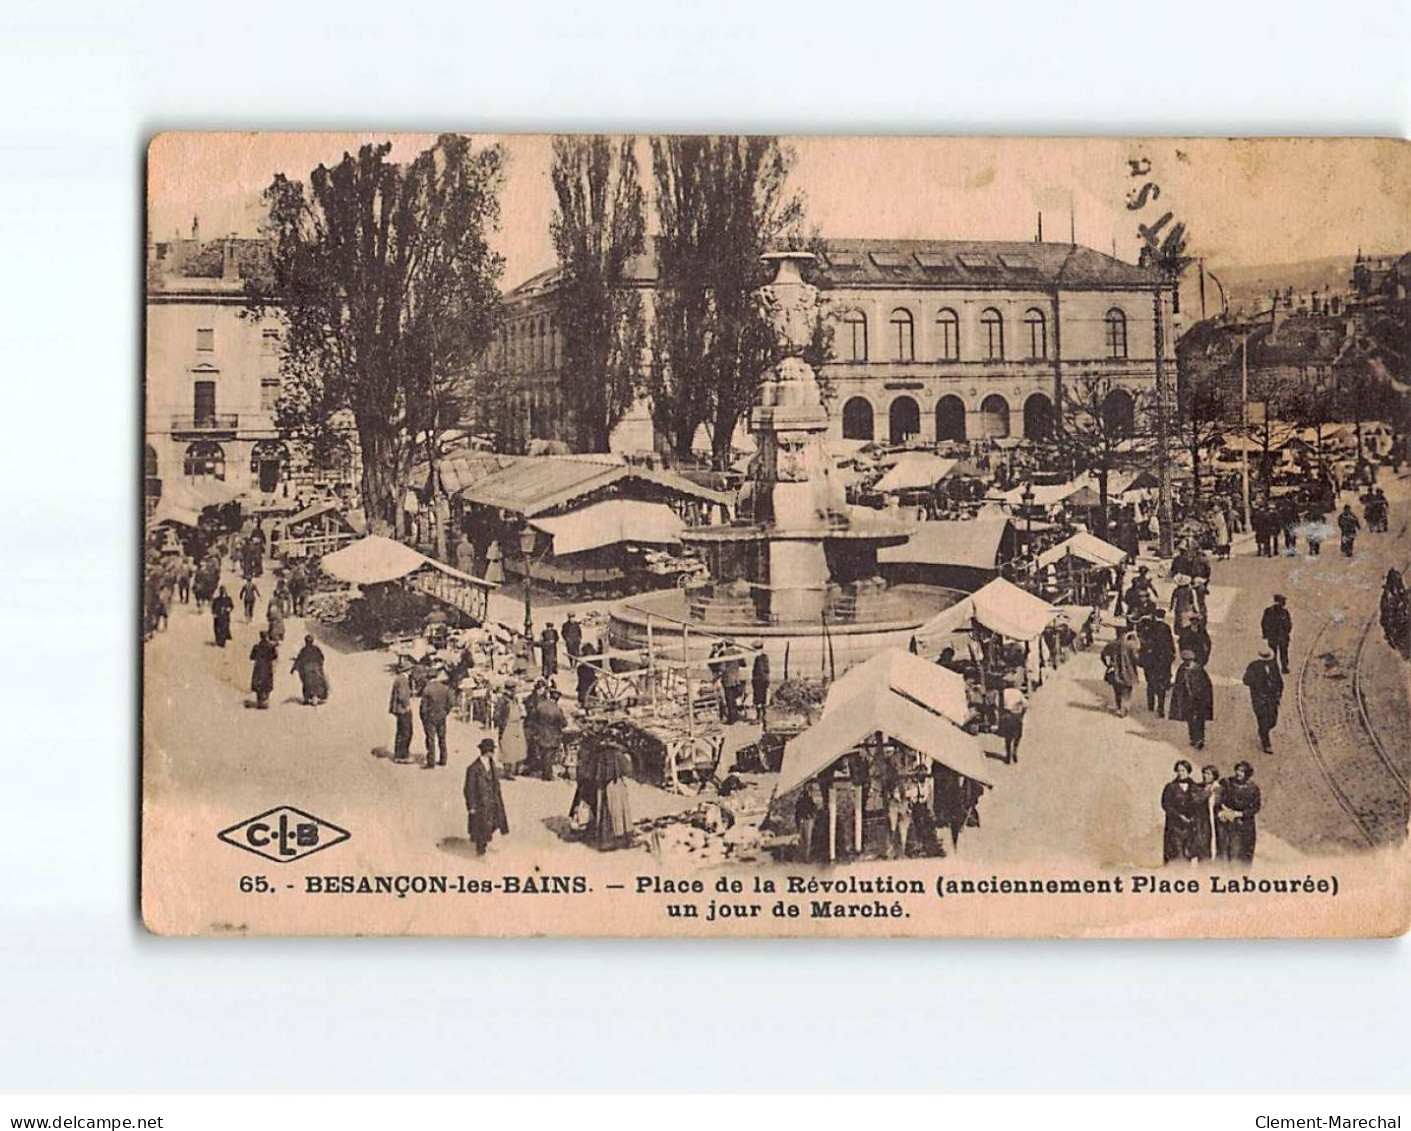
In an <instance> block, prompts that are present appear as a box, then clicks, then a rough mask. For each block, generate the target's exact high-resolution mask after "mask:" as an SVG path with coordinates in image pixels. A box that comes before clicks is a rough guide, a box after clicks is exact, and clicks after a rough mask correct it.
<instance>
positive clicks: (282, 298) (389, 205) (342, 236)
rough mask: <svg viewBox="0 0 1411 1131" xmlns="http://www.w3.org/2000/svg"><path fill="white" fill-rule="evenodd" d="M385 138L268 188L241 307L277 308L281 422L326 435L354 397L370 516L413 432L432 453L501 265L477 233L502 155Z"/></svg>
mask: <svg viewBox="0 0 1411 1131" xmlns="http://www.w3.org/2000/svg"><path fill="white" fill-rule="evenodd" d="M390 149H391V146H390V143H385V142H384V143H382V144H379V145H364V146H362V147H361V148H360V149H359V150H358V152H357V154H356V155H353V154H348V153H345V154H344V155H343V159H342V161H340V162H339V163H338V164H337V165H334V166H333V167H332V168H329V167H327V166H325V165H320V166H319V167H318V168H316V169H314V170H313V171H312V172H311V173H310V174H309V177H308V181H307V183H305V182H302V181H295V180H291V179H290V178H288V177H287V176H285V175H284V174H282V173H281V174H279V175H277V176H276V177H275V178H274V181H273V182H272V183H271V184H270V186H269V187H268V188H267V189H266V190H265V194H264V199H265V205H266V207H267V210H268V216H267V219H266V222H265V228H266V233H267V235H268V237H269V239H270V243H271V249H272V270H271V277H270V279H269V280H268V281H256V282H253V283H251V284H250V291H249V294H248V308H249V311H250V312H251V313H253V314H256V315H260V314H263V313H264V312H265V311H266V310H270V309H275V310H277V311H278V312H279V315H280V316H281V317H282V319H283V321H284V323H285V325H286V326H287V328H288V332H287V336H286V348H285V351H284V354H283V358H282V361H281V366H282V369H283V374H284V377H285V383H284V384H285V391H284V393H283V395H282V397H281V401H280V404H279V406H278V420H279V424H280V426H281V427H282V428H286V429H288V430H289V431H290V432H291V433H292V434H293V435H295V436H296V437H302V438H312V439H316V440H317V439H319V438H326V435H327V433H328V431H329V430H330V421H331V419H332V417H333V416H334V414H336V413H337V412H338V411H339V410H340V409H345V408H346V409H348V410H351V412H352V415H353V419H354V422H355V424H356V427H357V431H358V440H359V443H360V446H361V450H362V497H363V506H364V509H365V510H366V512H367V515H368V518H369V521H370V523H371V524H373V525H374V526H376V527H379V528H384V529H385V528H395V526H396V525H397V517H398V514H399V511H400V505H399V504H400V499H401V495H402V493H403V491H404V490H405V489H406V487H407V485H408V481H409V478H410V474H411V465H412V463H413V461H414V459H415V455H416V451H417V448H418V446H420V445H423V444H424V445H425V448H424V450H425V452H426V454H427V456H428V457H429V458H430V459H431V461H432V469H433V479H434V473H435V460H436V454H437V451H438V448H439V443H438V441H439V436H440V433H441V432H442V431H443V430H444V429H445V428H447V427H449V426H451V425H452V424H454V423H455V421H456V419H457V417H458V415H459V412H460V407H461V405H460V388H461V383H462V381H463V379H464V378H465V376H466V374H467V373H468V371H469V369H470V367H471V364H472V362H473V360H474V358H475V357H476V356H477V355H478V354H479V353H480V352H481V351H482V350H483V349H484V348H485V346H486V345H487V344H488V342H489V340H490V336H491V334H492V333H493V330H494V325H495V319H496V316H497V311H498V302H499V293H498V289H497V283H498V280H499V277H500V273H501V271H502V269H503V263H502V261H501V259H500V257H499V256H498V255H496V254H495V253H494V252H493V251H491V249H490V247H489V245H488V243H487V242H486V234H487V232H489V231H491V230H493V229H494V227H495V226H496V225H497V223H498V221H499V199H498V192H499V189H500V186H501V183H502V179H503V168H504V153H503V151H502V149H501V148H500V147H499V146H493V147H489V148H484V149H479V150H474V151H473V150H472V147H471V142H470V140H469V139H467V138H464V137H460V136H457V135H454V134H444V135H442V136H441V137H440V138H438V139H437V141H436V143H435V144H434V145H433V146H432V147H431V148H429V149H427V150H425V151H424V152H422V153H421V154H419V155H418V156H417V157H416V158H414V159H413V160H412V161H410V162H409V163H407V164H405V165H399V164H394V163H392V162H390V161H388V160H387V156H388V153H389V151H390Z"/></svg>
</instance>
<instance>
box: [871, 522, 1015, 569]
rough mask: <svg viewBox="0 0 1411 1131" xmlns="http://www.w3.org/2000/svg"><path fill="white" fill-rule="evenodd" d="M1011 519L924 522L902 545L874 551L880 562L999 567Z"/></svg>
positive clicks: (971, 567)
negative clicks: (1001, 550)
mask: <svg viewBox="0 0 1411 1131" xmlns="http://www.w3.org/2000/svg"><path fill="white" fill-rule="evenodd" d="M1009 526H1010V521H1009V518H1008V517H1007V516H1005V515H999V516H997V517H985V518H973V519H969V520H964V521H941V522H923V523H921V524H920V525H919V526H918V527H917V528H916V530H915V532H914V533H913V534H912V535H911V538H910V540H908V541H907V542H906V543H905V544H904V545H901V546H886V547H883V548H882V549H880V550H878V551H877V560H878V561H879V562H881V563H882V564H883V565H941V566H964V567H966V568H967V569H989V570H997V569H999V554H1000V547H1001V545H1002V543H1003V542H1004V535H1005V532H1006V531H1007V530H1008V529H1009Z"/></svg>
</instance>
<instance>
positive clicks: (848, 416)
mask: <svg viewBox="0 0 1411 1131" xmlns="http://www.w3.org/2000/svg"><path fill="white" fill-rule="evenodd" d="M873 436H874V432H873V424H872V406H871V405H870V404H869V403H868V402H867V399H866V398H865V397H850V398H849V399H848V400H847V402H846V403H845V404H844V405H843V439H844V440H871V439H872V438H873Z"/></svg>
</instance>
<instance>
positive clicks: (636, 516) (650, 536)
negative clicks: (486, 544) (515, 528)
mask: <svg viewBox="0 0 1411 1131" xmlns="http://www.w3.org/2000/svg"><path fill="white" fill-rule="evenodd" d="M529 525H530V526H534V527H537V528H538V529H540V530H542V531H544V533H545V534H548V535H549V536H550V537H551V538H552V539H553V540H554V546H553V552H554V555H555V556H556V557H558V556H562V555H564V554H577V553H581V552H582V551H584V550H595V549H597V548H598V547H599V546H612V545H616V544H617V543H619V542H644V543H648V544H651V545H662V546H667V545H671V544H672V543H674V542H679V541H680V537H681V531H682V530H683V529H684V528H685V526H686V524H685V523H684V522H682V521H681V519H679V518H678V517H677V516H676V512H675V511H673V510H672V509H671V508H670V507H669V506H667V505H666V504H665V503H648V502H643V501H641V500H638V499H605V500H604V501H602V502H600V503H591V504H589V505H588V506H586V507H581V508H579V509H578V510H574V511H569V512H568V513H567V514H560V515H553V516H552V517H540V518H532V519H530V520H529Z"/></svg>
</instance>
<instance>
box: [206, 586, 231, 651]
mask: <svg viewBox="0 0 1411 1131" xmlns="http://www.w3.org/2000/svg"><path fill="white" fill-rule="evenodd" d="M234 611H235V602H234V601H232V600H231V599H230V594H229V593H227V592H226V591H225V586H224V585H222V586H221V587H220V591H219V592H218V593H217V594H216V595H215V596H214V597H213V598H212V599H211V624H212V628H213V630H214V632H215V637H216V644H217V645H219V646H220V647H222V648H224V647H225V645H226V641H228V640H229V639H230V614H231V613H232V612H234Z"/></svg>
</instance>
